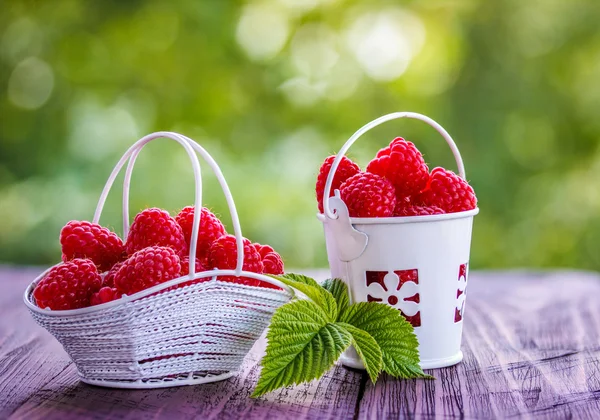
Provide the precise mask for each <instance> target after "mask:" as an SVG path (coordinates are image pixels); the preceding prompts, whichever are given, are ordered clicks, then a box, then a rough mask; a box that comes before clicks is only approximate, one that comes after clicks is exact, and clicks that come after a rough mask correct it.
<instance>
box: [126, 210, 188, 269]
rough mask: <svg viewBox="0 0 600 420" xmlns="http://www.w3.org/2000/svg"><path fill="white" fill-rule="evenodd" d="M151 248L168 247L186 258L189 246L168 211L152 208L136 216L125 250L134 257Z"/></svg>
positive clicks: (179, 227)
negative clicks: (138, 252) (137, 253)
mask: <svg viewBox="0 0 600 420" xmlns="http://www.w3.org/2000/svg"><path fill="white" fill-rule="evenodd" d="M149 246H167V247H169V248H172V249H173V250H174V251H175V252H176V253H177V254H178V255H180V256H182V257H183V256H185V253H186V252H187V244H186V242H185V237H184V236H183V231H182V230H181V226H179V225H178V224H177V221H175V219H174V218H172V217H171V216H170V215H169V212H168V211H166V210H161V209H157V208H151V209H146V210H144V211H142V212H140V213H138V215H137V216H135V219H134V221H133V223H132V225H131V228H130V229H129V235H128V236H127V242H126V243H125V250H126V251H127V254H129V255H133V254H134V253H135V252H137V251H139V250H142V249H144V248H147V247H149Z"/></svg>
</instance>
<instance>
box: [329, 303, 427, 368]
mask: <svg viewBox="0 0 600 420" xmlns="http://www.w3.org/2000/svg"><path fill="white" fill-rule="evenodd" d="M339 321H340V322H343V323H348V324H350V325H353V326H354V327H356V328H359V329H361V330H364V331H366V332H367V333H369V334H370V335H371V336H372V337H373V338H374V339H375V341H376V342H377V344H378V345H379V347H380V348H381V353H382V359H383V370H384V371H385V372H387V373H388V374H390V375H392V376H394V377H396V378H431V376H429V375H426V374H425V373H424V372H423V370H422V369H421V367H420V366H419V352H418V350H417V347H418V345H419V343H418V341H417V337H416V336H415V334H414V330H413V327H412V325H410V323H408V322H407V321H406V319H404V317H403V316H402V314H401V312H400V311H399V310H397V309H394V308H392V307H391V306H388V305H386V304H384V303H379V302H359V303H355V304H353V305H350V306H348V308H346V310H345V311H344V312H343V313H342V314H341V315H340V318H339Z"/></svg>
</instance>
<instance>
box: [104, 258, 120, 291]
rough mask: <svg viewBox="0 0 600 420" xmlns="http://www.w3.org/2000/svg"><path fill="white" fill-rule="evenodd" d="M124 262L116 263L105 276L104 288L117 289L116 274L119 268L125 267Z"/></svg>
mask: <svg viewBox="0 0 600 420" xmlns="http://www.w3.org/2000/svg"><path fill="white" fill-rule="evenodd" d="M123 263H124V261H121V262H119V263H116V264H115V265H113V266H112V268H111V269H110V270H108V272H107V273H106V274H105V275H104V279H103V280H102V286H107V287H115V274H117V271H119V268H121V266H122V265H123Z"/></svg>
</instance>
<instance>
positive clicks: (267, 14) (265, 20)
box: [236, 4, 290, 61]
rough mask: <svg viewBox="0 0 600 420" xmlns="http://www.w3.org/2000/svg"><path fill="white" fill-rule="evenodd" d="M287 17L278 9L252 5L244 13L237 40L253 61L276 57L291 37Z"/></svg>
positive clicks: (238, 26)
mask: <svg viewBox="0 0 600 420" xmlns="http://www.w3.org/2000/svg"><path fill="white" fill-rule="evenodd" d="M289 31H290V28H289V23H288V17H287V15H286V14H285V13H284V12H282V11H281V10H278V9H277V8H274V7H270V6H267V5H260V4H252V5H248V6H246V7H245V8H244V10H243V11H242V16H241V18H240V20H239V22H238V25H237V30H236V40H237V42H238V44H239V45H240V46H241V47H242V49H243V50H244V52H245V53H246V54H247V55H248V57H250V58H251V59H253V60H257V61H261V60H268V59H270V58H273V57H275V56H276V55H277V54H278V53H279V51H281V49H282V48H283V46H284V45H285V43H286V41H287V39H288V36H289Z"/></svg>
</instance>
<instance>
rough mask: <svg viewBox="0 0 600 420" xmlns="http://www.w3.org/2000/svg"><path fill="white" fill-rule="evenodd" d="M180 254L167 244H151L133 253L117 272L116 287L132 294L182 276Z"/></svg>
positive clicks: (120, 290)
mask: <svg viewBox="0 0 600 420" xmlns="http://www.w3.org/2000/svg"><path fill="white" fill-rule="evenodd" d="M180 273H181V263H180V260H179V256H178V255H177V254H176V253H175V251H174V250H173V249H172V248H169V247H166V246H149V247H147V248H144V249H142V250H140V251H137V252H136V253H135V254H133V255H132V256H131V257H129V259H127V261H125V262H124V263H123V266H122V267H121V268H119V271H117V274H115V287H116V288H117V289H118V290H119V292H120V293H125V294H127V295H132V294H134V293H137V292H139V291H141V290H144V289H147V288H149V287H152V286H156V285H157V284H160V283H164V282H166V281H169V280H173V279H174V278H177V277H179V276H180Z"/></svg>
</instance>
